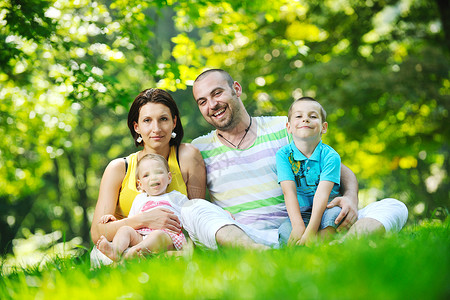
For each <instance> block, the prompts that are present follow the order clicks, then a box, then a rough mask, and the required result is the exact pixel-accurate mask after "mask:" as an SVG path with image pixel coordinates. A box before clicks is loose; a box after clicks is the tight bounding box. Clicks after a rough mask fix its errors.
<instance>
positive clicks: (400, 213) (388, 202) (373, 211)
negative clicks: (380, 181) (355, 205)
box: [358, 198, 408, 232]
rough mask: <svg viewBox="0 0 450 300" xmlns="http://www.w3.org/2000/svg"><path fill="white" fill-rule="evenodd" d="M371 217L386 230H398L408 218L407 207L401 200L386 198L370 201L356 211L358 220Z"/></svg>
mask: <svg viewBox="0 0 450 300" xmlns="http://www.w3.org/2000/svg"><path fill="white" fill-rule="evenodd" d="M362 218H372V219H375V220H377V221H379V222H380V223H381V224H383V226H384V228H385V229H386V232H387V231H393V232H397V231H400V230H401V229H402V228H403V226H404V225H405V223H406V221H407V220H408V209H407V208H406V205H405V204H404V203H403V202H400V201H398V200H396V199H393V198H386V199H383V200H380V201H377V202H373V203H370V204H369V205H367V206H366V207H364V208H362V209H360V210H359V211H358V220H360V219H362Z"/></svg>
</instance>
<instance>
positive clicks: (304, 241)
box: [299, 230, 316, 245]
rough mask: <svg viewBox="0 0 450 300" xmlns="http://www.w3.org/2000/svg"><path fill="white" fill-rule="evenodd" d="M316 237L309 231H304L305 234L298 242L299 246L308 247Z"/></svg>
mask: <svg viewBox="0 0 450 300" xmlns="http://www.w3.org/2000/svg"><path fill="white" fill-rule="evenodd" d="M315 237H316V234H315V233H313V232H312V231H310V230H305V233H304V234H303V236H302V238H301V239H300V241H299V245H308V244H310V243H311V242H312V240H314V239H315Z"/></svg>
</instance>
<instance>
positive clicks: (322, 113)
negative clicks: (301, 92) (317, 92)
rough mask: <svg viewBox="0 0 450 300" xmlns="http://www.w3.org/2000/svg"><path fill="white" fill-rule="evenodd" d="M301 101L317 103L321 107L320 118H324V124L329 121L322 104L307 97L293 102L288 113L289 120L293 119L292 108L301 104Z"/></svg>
mask: <svg viewBox="0 0 450 300" xmlns="http://www.w3.org/2000/svg"><path fill="white" fill-rule="evenodd" d="M300 101H312V102H316V103H317V104H319V105H320V116H321V117H322V123H323V122H326V121H327V112H326V111H325V109H324V108H323V106H322V104H320V103H319V101H317V100H316V99H314V98H312V97H306V96H305V97H301V98H298V99H297V100H295V101H294V102H292V104H291V106H290V107H289V111H288V120H290V119H291V115H292V108H293V107H294V104H295V103H297V102H300Z"/></svg>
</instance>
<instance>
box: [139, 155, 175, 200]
mask: <svg viewBox="0 0 450 300" xmlns="http://www.w3.org/2000/svg"><path fill="white" fill-rule="evenodd" d="M138 178H139V179H138V184H139V188H140V189H141V190H143V191H145V192H146V193H147V194H148V195H150V196H158V195H161V194H164V193H165V192H166V189H167V186H168V185H169V184H170V182H171V180H172V174H171V173H170V172H168V171H167V169H166V167H165V166H164V164H163V163H162V162H160V161H157V160H154V159H147V160H145V161H143V162H141V163H140V165H139V176H138Z"/></svg>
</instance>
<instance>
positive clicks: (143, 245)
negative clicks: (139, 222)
mask: <svg viewBox="0 0 450 300" xmlns="http://www.w3.org/2000/svg"><path fill="white" fill-rule="evenodd" d="M141 238H142V237H141ZM171 249H174V245H173V241H172V238H171V237H170V235H168V234H167V233H166V232H164V231H162V230H155V231H152V232H150V234H148V235H147V237H146V238H145V239H143V240H142V241H141V242H140V243H138V244H136V245H134V246H133V247H131V248H130V249H129V250H128V251H127V253H126V254H125V258H127V259H128V258H132V257H135V256H136V255H137V254H139V253H142V254H146V253H158V252H163V251H167V250H171Z"/></svg>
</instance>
